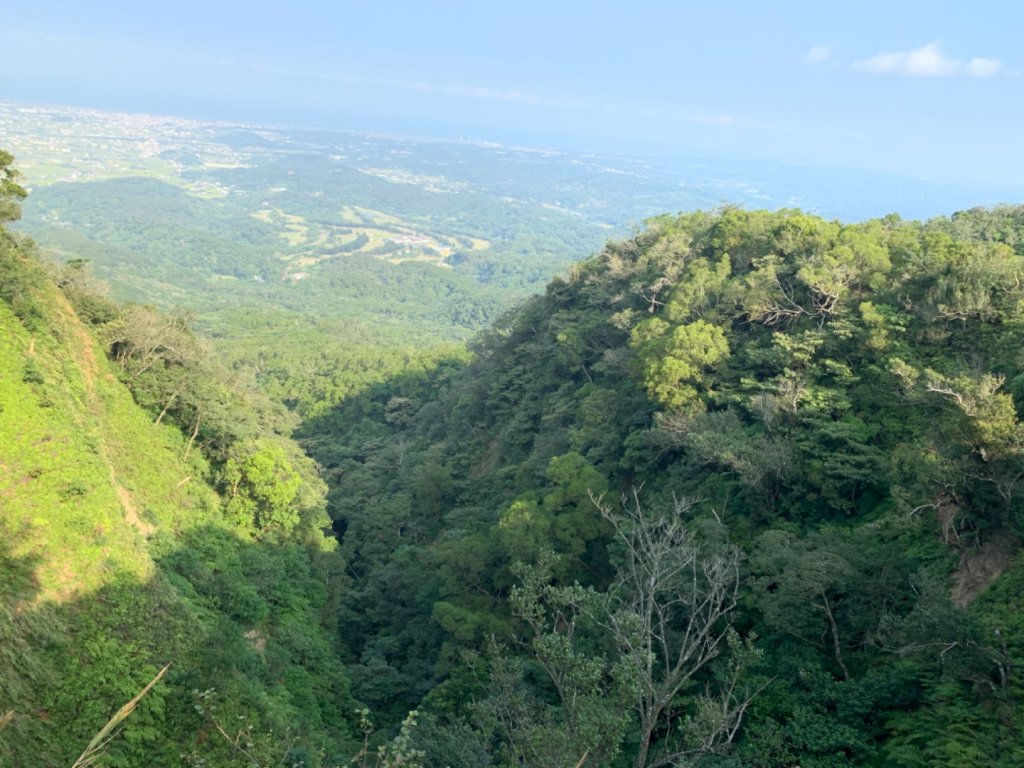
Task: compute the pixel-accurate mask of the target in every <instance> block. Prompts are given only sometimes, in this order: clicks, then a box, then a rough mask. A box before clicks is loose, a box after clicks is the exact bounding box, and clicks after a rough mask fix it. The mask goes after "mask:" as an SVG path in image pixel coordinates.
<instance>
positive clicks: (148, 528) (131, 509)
mask: <svg viewBox="0 0 1024 768" xmlns="http://www.w3.org/2000/svg"><path fill="white" fill-rule="evenodd" d="M110 474H111V476H113V474H114V472H113V469H111V472H110ZM114 489H115V490H116V491H117V498H118V501H120V502H121V508H122V509H123V510H124V519H125V522H126V523H128V525H130V526H132V527H134V528H136V529H137V530H138V532H139V533H141V534H142V535H143V536H149V535H151V534H153V533H155V532H156V526H153V525H150V524H149V523H147V522H146V521H145V520H143V519H142V518H141V517H139V510H138V509H136V507H135V499H133V498H132V495H131V494H130V493H129V492H128V490H127V489H125V488H123V487H122V486H120V485H118V484H117V482H116V481H115V482H114Z"/></svg>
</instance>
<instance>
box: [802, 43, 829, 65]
mask: <svg viewBox="0 0 1024 768" xmlns="http://www.w3.org/2000/svg"><path fill="white" fill-rule="evenodd" d="M831 55H832V49H831V48H829V47H828V46H827V45H816V46H814V47H813V48H811V50H809V51H808V52H807V53H805V54H804V64H819V63H821V62H823V61H825V59H827V58H828V57H829V56H831Z"/></svg>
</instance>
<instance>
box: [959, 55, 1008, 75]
mask: <svg viewBox="0 0 1024 768" xmlns="http://www.w3.org/2000/svg"><path fill="white" fill-rule="evenodd" d="M1002 67H1003V64H1002V62H1000V61H999V59H971V60H970V61H969V62H967V74H969V75H970V76H971V77H992V75H994V74H995V73H996V72H998V71H999V70H1000V69H1002Z"/></svg>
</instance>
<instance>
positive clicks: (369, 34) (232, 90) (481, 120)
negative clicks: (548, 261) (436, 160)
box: [0, 0, 1024, 188]
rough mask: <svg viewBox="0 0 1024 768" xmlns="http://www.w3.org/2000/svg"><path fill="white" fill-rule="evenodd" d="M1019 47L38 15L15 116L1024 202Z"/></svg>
mask: <svg viewBox="0 0 1024 768" xmlns="http://www.w3.org/2000/svg"><path fill="white" fill-rule="evenodd" d="M1021 29H1024V4H1018V3H1013V2H1001V3H994V2H990V3H985V2H972V3H944V2H892V0H890V2H887V3H881V2H877V3H876V2H859V3H856V4H854V3H852V2H825V0H818V2H797V1H793V2H785V3H783V2H775V3H769V2H745V1H743V0H734V1H733V2H730V3H711V2H702V3H694V2H660V3H659V2H644V1H643V0H633V1H632V2H616V3H612V2H600V1H594V2H586V3H582V2H557V1H556V0H548V2H531V1H528V0H524V1H521V2H493V1H492V2H479V1H478V2H472V3H469V2H449V3H428V2H415V3H414V2H408V3H405V2H390V3H389V2H381V1H378V2H376V3H374V4H372V5H371V4H370V3H362V4H359V5H357V4H354V3H348V2H334V3H328V2H319V3H317V2H306V1H304V0H293V1H292V2H289V3H266V2H258V1H254V2H246V3H230V4H228V3H219V2H217V1H216V0H207V1H206V2H196V1H195V0H179V1H178V2H174V3H152V4H150V3H139V2H137V0H136V1H134V2H99V1H96V2H88V3H85V2H81V1H80V0H78V1H77V2H55V1H54V0H33V1H32V2H21V3H14V4H9V5H8V7H7V8H5V10H4V24H3V26H2V28H0V51H3V55H2V56H0V99H11V100H18V101H29V102H44V103H62V104H75V105H80V106H94V107H101V108H112V109H122V110H127V111H147V112H158V113H164V114H176V115H182V116H190V117H193V116H194V117H203V118H222V119H229V120H249V121H260V122H272V123H284V124H292V125H303V126H314V127H333V128H341V129H355V130H380V131H388V132H393V133H406V134H413V135H427V136H441V137H451V138H458V137H459V136H462V135H472V136H474V137H477V138H481V139H489V140H494V141H500V142H504V143H521V144H527V145H538V146H553V147H564V148H569V149H581V150H595V151H605V152H615V153H620V154H631V155H646V156H666V157H667V156H715V157H725V158H735V159H737V160H741V161H742V160H753V159H763V160H776V161H782V162H788V163H797V164H807V165H819V166H841V167H852V168H865V169H872V170H881V171H887V172H892V173H898V174H907V175H912V176H917V177H921V178H926V179H932V180H937V181H949V182H960V183H977V184H984V185H988V186H991V185H999V186H1005V187H1007V188H1022V187H1024V142H1022V141H1021V139H1022V137H1024V127H1022V126H1024V98H1022V96H1024V76H1022V70H1024V46H1022V45H1021V44H1020V42H1019V37H1020V30H1021ZM0 141H2V139H0Z"/></svg>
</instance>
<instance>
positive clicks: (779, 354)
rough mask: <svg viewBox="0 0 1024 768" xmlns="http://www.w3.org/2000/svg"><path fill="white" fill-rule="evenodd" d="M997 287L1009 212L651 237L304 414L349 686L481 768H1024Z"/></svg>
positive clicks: (721, 223)
mask: <svg viewBox="0 0 1024 768" xmlns="http://www.w3.org/2000/svg"><path fill="white" fill-rule="evenodd" d="M1022 274H1024V209H1021V208H999V209H995V210H980V209H979V210H973V211H969V212H965V213H960V214H956V215H955V216H953V217H951V218H943V219H936V220H933V221H929V222H927V223H924V224H919V223H913V222H904V221H901V220H900V219H899V217H897V216H891V217H888V218H886V219H883V220H874V221H870V222H866V223H863V224H856V225H843V224H840V223H838V222H829V221H825V220H822V219H820V218H816V217H812V216H807V215H804V214H801V213H799V212H794V211H784V212H780V213H766V212H746V211H741V210H734V209H728V210H724V211H720V212H718V213H715V214H708V213H695V214H689V215H684V216H680V217H678V218H676V217H664V218H660V219H657V220H654V221H652V222H651V223H650V225H649V227H648V228H647V229H646V230H645V231H644V232H642V233H640V234H638V235H637V236H636V237H635V238H633V239H630V240H627V241H624V242H621V243H617V244H613V245H610V246H609V247H608V248H607V249H606V250H605V251H604V252H602V253H601V254H599V255H597V256H596V257H594V258H592V259H590V260H589V261H587V262H585V263H583V264H582V265H580V266H579V268H577V269H576V270H574V271H573V272H572V273H571V275H570V276H569V277H568V278H566V279H562V280H555V281H554V282H553V283H552V284H551V285H550V286H549V287H548V289H547V291H546V293H545V294H544V295H543V296H541V297H537V298H535V299H532V300H530V301H529V302H527V304H526V305H525V306H524V307H523V308H522V310H520V311H519V312H517V313H515V314H513V315H510V316H509V317H507V318H506V319H505V321H504V322H503V323H500V324H498V325H497V326H495V327H494V328H493V329H492V330H491V331H490V332H488V333H487V334H485V335H483V336H482V337H481V338H480V339H479V340H478V341H477V342H476V343H475V347H474V352H475V355H474V359H473V361H472V362H471V363H470V364H469V365H468V366H466V367H465V368H463V369H461V370H459V369H457V366H456V367H453V366H452V365H441V366H439V367H438V368H437V369H436V371H435V373H434V375H433V377H432V379H430V380H429V381H424V380H422V379H417V378H414V377H407V378H404V379H403V378H398V379H395V380H393V381H392V382H391V383H390V384H387V385H383V386H381V387H379V388H377V389H376V390H374V391H371V392H369V393H367V394H366V395H365V396H362V397H359V398H354V399H350V400H349V401H348V402H346V403H345V404H343V405H342V406H341V407H340V408H339V409H336V410H334V411H332V412H330V413H328V414H326V415H324V416H323V417H320V418H318V419H315V420H310V421H307V423H306V424H304V425H303V427H302V434H303V435H304V436H305V438H306V440H307V441H308V442H307V445H308V446H309V447H310V450H311V451H312V455H313V456H314V457H315V458H316V459H317V461H318V462H319V463H320V464H321V465H322V466H323V467H324V468H325V473H326V475H325V476H326V478H327V480H328V483H329V485H330V487H331V493H330V514H331V516H332V517H333V518H334V520H335V529H336V530H337V531H338V532H339V533H341V548H342V552H343V554H344V555H345V557H346V559H347V560H348V562H349V568H350V571H351V573H352V574H353V581H352V585H351V589H350V590H349V591H348V592H346V594H345V596H344V598H343V600H342V604H341V611H342V613H341V616H342V617H344V621H345V623H346V626H347V632H346V636H345V643H346V646H347V648H348V653H349V658H350V659H351V662H352V664H353V665H354V666H351V667H350V669H351V670H352V672H351V674H352V680H353V686H354V687H353V690H354V692H355V693H356V695H357V696H359V697H361V698H363V699H364V700H366V701H368V702H370V703H372V704H373V705H374V706H375V707H377V708H379V709H381V710H383V711H388V712H390V713H391V717H392V718H397V717H399V716H400V714H401V713H402V712H403V711H404V710H405V709H406V708H407V707H410V706H413V705H416V704H419V706H420V709H421V710H426V711H429V712H432V713H434V714H435V715H436V716H438V717H440V718H443V719H446V720H447V721H448V722H451V723H460V722H465V723H469V724H471V725H472V726H473V728H475V729H476V733H477V737H478V738H481V739H482V743H484V744H487V745H490V749H491V750H492V752H491V754H492V755H493V759H494V760H495V764H497V765H516V764H525V765H552V766H554V765H572V764H575V762H576V761H577V760H579V759H580V758H581V757H582V756H583V755H588V756H589V757H588V758H587V760H586V761H585V764H587V765H631V764H635V765H637V766H650V765H663V764H683V763H680V762H679V761H684V762H685V760H692V761H695V762H696V764H699V765H729V766H733V765H743V766H766V767H767V766H790V765H801V766H840V765H876V766H883V765H885V766H894V765H895V766H950V768H952V766H968V765H977V766H987V765H1001V766H1009V765H1021V764H1024V752H1022V748H1021V744H1024V734H1022V733H1021V723H1022V722H1024V720H1022V717H1021V705H1022V703H1024V700H1022V691H1024V689H1022V687H1021V682H1020V678H1019V673H1018V672H1016V671H1015V670H1017V669H1019V668H1020V666H1021V664H1022V662H1024V634H1022V632H1021V613H1020V609H1019V587H1020V582H1021V579H1022V578H1024V569H1022V568H1021V566H1020V556H1019V548H1020V541H1021V536H1022V534H1024V519H1022V518H1021V515H1020V509H1021V500H1022V499H1021V496H1022V492H1024V485H1022V483H1021V478H1022V477H1024V427H1022V425H1021V422H1020V420H1019V417H1018V413H1019V412H1020V408H1021V407H1022V405H1024V377H1022V375H1021V374H1020V368H1021V363H1022V345H1021V342H1022V336H1021V334H1022V330H1024V326H1022V319H1024V314H1022V313H1024V286H1022V284H1021V275H1022ZM620 496H621V497H622V499H623V500H624V507H620V501H619V499H620ZM550 553H554V557H555V558H556V559H554V560H552V559H551V558H552V555H551V554H550ZM658 553H661V554H658ZM517 563H518V565H517ZM524 563H525V564H526V565H523V564H524ZM652 563H654V564H660V565H658V567H655V565H654V564H652ZM672 563H675V565H672ZM670 566H671V567H670ZM677 567H678V568H682V569H683V574H684V578H682V580H680V576H679V571H678V569H677ZM645 569H646V570H645ZM645 574H646V575H645ZM573 585H577V586H575V587H574V586H573ZM394 595H401V596H402V599H401V600H397V601H396V600H394V598H393V596H394ZM385 600H386V601H387V602H386V603H385ZM645 606H646V607H645ZM665 617H667V618H665ZM659 621H664V622H665V624H664V626H663V630H664V631H659V630H658V627H659V626H661V625H659V623H658V622H659ZM729 627H731V628H732V630H733V631H734V632H735V633H736V634H735V635H732V634H731V633H730V631H729V630H728V628H729ZM695 637H696V638H700V642H698V644H697V646H696V647H692V648H690V646H687V643H689V642H691V641H692V640H693V638H695ZM744 641H745V642H748V643H750V647H746V646H744V645H743V642H744ZM686 648H690V651H688V652H687V653H683V651H684V650H685V649H686ZM675 654H682V655H681V656H678V657H677V656H676V655H675ZM677 658H679V659H681V662H679V663H680V664H681V665H682V666H681V667H677V666H676V661H675V659H677ZM680 675H681V676H682V677H679V676H680ZM385 683H386V684H385ZM716 713H717V714H716ZM741 716H742V718H741ZM453 727H454V726H453ZM727 755H728V757H727ZM434 764H437V765H440V764H441V763H434ZM464 764H466V765H470V764H473V765H482V764H483V763H471V762H467V763H464Z"/></svg>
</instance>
